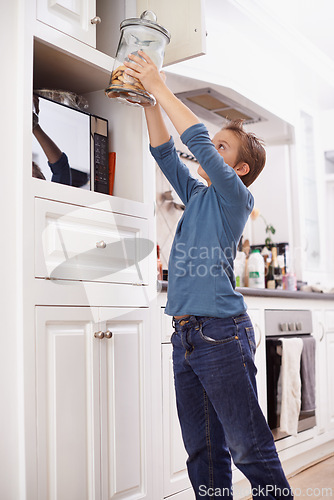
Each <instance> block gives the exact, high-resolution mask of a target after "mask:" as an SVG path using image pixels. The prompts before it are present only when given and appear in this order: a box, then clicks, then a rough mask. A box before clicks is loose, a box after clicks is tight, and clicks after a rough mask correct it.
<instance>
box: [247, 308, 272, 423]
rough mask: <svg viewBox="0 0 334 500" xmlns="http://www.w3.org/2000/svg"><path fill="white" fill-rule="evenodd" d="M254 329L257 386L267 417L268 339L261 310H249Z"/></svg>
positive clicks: (260, 401) (261, 404)
mask: <svg viewBox="0 0 334 500" xmlns="http://www.w3.org/2000/svg"><path fill="white" fill-rule="evenodd" d="M247 312H248V314H249V316H250V318H251V320H252V324H253V327H254V333H255V341H256V352H255V365H256V368H257V374H256V385H257V392H258V398H259V403H260V406H261V409H262V411H263V413H264V414H265V415H267V384H266V377H267V375H266V372H267V369H266V339H265V327H264V316H263V312H262V311H261V310H260V309H248V310H247Z"/></svg>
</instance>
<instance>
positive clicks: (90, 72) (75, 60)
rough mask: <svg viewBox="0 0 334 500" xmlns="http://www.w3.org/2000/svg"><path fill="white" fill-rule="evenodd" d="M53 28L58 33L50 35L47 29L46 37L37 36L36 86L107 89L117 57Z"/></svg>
mask: <svg viewBox="0 0 334 500" xmlns="http://www.w3.org/2000/svg"><path fill="white" fill-rule="evenodd" d="M46 28H47V27H46ZM43 29H45V28H43ZM46 31H47V32H48V30H46ZM53 31H54V32H56V35H55V34H54V33H52V36H50V37H48V38H47V39H46V38H45V33H44V34H43V39H41V38H39V37H37V36H35V38H34V83H33V85H34V88H35V89H37V88H49V89H61V90H68V91H71V92H75V93H77V94H79V95H80V94H86V93H89V92H95V91H104V89H105V88H106V87H107V85H108V83H109V78H110V73H111V71H112V68H113V63H114V59H113V58H112V57H110V56H108V55H106V54H103V53H102V52H99V51H98V50H96V49H94V48H92V47H89V46H88V45H86V44H83V43H82V42H79V41H78V40H75V39H73V38H71V37H68V36H66V35H63V34H61V33H59V32H57V31H56V30H53ZM64 37H66V39H65V38H64Z"/></svg>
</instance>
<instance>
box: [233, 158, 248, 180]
mask: <svg viewBox="0 0 334 500" xmlns="http://www.w3.org/2000/svg"><path fill="white" fill-rule="evenodd" d="M234 170H235V171H236V173H237V174H238V175H239V176H240V177H242V176H243V175H247V174H248V172H249V171H250V168H249V165H248V163H245V162H244V161H241V162H239V163H238V164H237V165H236V166H235V167H234Z"/></svg>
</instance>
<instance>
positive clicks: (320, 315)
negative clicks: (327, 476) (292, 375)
mask: <svg viewBox="0 0 334 500" xmlns="http://www.w3.org/2000/svg"><path fill="white" fill-rule="evenodd" d="M312 317H313V336H314V338H315V340H316V365H315V368H316V391H315V395H316V424H317V429H318V433H319V434H322V433H324V432H325V431H326V429H327V405H328V396H327V390H328V383H327V362H324V360H326V359H327V346H326V334H325V318H324V311H323V310H322V309H315V310H314V311H312Z"/></svg>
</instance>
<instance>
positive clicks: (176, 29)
mask: <svg viewBox="0 0 334 500" xmlns="http://www.w3.org/2000/svg"><path fill="white" fill-rule="evenodd" d="M145 10H152V11H153V12H154V13H155V14H156V15H157V22H158V23H159V24H161V25H162V26H164V27H165V28H166V29H168V31H169V32H170V33H171V41H170V43H169V44H168V45H167V47H166V51H165V58H164V65H165V66H166V65H168V64H174V63H177V62H180V61H184V60H186V59H190V58H192V57H196V56H200V55H202V54H205V50H206V31H205V23H204V0H169V1H168V2H162V1H161V0H137V16H138V17H139V16H140V14H141V13H142V12H144V11H145Z"/></svg>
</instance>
